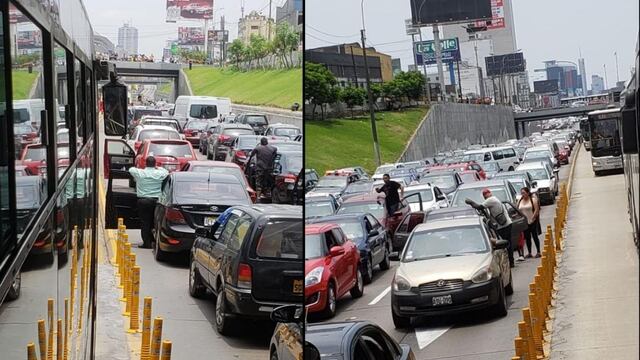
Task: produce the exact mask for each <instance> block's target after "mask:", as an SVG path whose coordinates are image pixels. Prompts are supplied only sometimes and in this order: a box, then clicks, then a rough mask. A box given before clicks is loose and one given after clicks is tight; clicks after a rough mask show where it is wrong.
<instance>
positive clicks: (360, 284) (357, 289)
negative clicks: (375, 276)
mask: <svg viewBox="0 0 640 360" xmlns="http://www.w3.org/2000/svg"><path fill="white" fill-rule="evenodd" d="M349 293H350V294H351V297H352V298H354V299H357V298H360V297H362V295H364V281H362V271H360V269H358V271H357V272H356V283H355V285H353V287H352V288H351V290H349Z"/></svg>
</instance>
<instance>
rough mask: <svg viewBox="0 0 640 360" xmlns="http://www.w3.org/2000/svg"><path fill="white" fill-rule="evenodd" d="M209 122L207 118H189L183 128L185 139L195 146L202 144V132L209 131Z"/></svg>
mask: <svg viewBox="0 0 640 360" xmlns="http://www.w3.org/2000/svg"><path fill="white" fill-rule="evenodd" d="M208 124H209V122H208V121H207V120H189V121H188V122H187V123H186V124H185V125H184V129H183V130H182V133H183V134H184V137H185V140H187V141H188V142H190V143H191V145H193V146H200V134H201V133H203V132H204V133H206V132H207V129H206V128H207V125H208Z"/></svg>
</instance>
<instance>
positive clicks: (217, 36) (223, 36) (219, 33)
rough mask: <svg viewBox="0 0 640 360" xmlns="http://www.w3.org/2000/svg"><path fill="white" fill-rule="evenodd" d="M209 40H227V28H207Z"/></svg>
mask: <svg viewBox="0 0 640 360" xmlns="http://www.w3.org/2000/svg"><path fill="white" fill-rule="evenodd" d="M209 42H229V30H209Z"/></svg>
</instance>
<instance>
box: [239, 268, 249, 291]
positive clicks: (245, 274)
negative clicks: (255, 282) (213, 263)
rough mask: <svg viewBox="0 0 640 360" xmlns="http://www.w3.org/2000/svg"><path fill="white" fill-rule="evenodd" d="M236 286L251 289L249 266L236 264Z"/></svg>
mask: <svg viewBox="0 0 640 360" xmlns="http://www.w3.org/2000/svg"><path fill="white" fill-rule="evenodd" d="M238 287H239V288H245V289H251V266H249V265H247V264H243V263H240V264H238Z"/></svg>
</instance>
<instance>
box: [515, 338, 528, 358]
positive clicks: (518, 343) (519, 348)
mask: <svg viewBox="0 0 640 360" xmlns="http://www.w3.org/2000/svg"><path fill="white" fill-rule="evenodd" d="M514 343H515V348H516V356H515V358H518V359H524V358H525V354H526V353H525V350H524V340H523V339H522V338H521V337H516V338H515V341H514Z"/></svg>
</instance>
